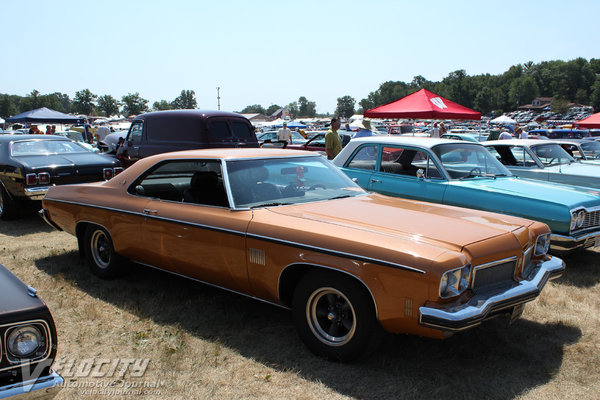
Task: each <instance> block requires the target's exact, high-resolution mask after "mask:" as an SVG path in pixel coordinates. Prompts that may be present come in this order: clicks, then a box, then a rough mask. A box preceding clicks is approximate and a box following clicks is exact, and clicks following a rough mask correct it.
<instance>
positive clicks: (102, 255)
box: [90, 230, 111, 269]
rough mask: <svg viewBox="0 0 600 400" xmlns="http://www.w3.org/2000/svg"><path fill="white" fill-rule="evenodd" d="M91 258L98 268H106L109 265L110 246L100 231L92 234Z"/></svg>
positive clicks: (108, 240) (107, 239)
mask: <svg viewBox="0 0 600 400" xmlns="http://www.w3.org/2000/svg"><path fill="white" fill-rule="evenodd" d="M91 241H92V243H91V246H90V247H91V249H92V258H93V259H94V263H96V265H97V266H98V267H99V268H102V269H105V268H108V266H109V264H110V252H111V245H110V239H109V238H108V237H107V236H106V234H105V233H104V232H102V231H101V230H97V231H95V232H94V233H93V234H92V239H91Z"/></svg>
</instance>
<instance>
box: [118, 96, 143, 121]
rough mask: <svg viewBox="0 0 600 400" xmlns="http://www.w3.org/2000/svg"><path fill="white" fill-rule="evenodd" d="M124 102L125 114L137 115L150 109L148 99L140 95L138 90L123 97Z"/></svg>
mask: <svg viewBox="0 0 600 400" xmlns="http://www.w3.org/2000/svg"><path fill="white" fill-rule="evenodd" d="M121 101H122V102H123V112H124V113H125V115H127V116H130V115H137V114H141V113H142V112H144V111H148V100H146V99H144V98H142V97H140V94H139V93H138V92H135V93H128V94H127V95H126V96H123V97H122V98H121Z"/></svg>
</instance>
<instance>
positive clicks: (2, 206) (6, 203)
mask: <svg viewBox="0 0 600 400" xmlns="http://www.w3.org/2000/svg"><path fill="white" fill-rule="evenodd" d="M18 215H19V204H18V203H17V202H16V200H13V199H11V198H10V196H9V194H8V192H7V191H6V189H4V186H2V185H0V219H4V220H9V219H15V218H17V216H18Z"/></svg>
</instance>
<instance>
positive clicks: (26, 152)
mask: <svg viewBox="0 0 600 400" xmlns="http://www.w3.org/2000/svg"><path fill="white" fill-rule="evenodd" d="M87 152H88V150H86V149H85V148H83V147H82V146H80V145H79V144H77V143H75V142H72V141H70V140H43V139H42V140H20V141H18V142H12V143H11V146H10V154H11V155H12V156H14V157H19V156H42V155H49V154H68V153H87Z"/></svg>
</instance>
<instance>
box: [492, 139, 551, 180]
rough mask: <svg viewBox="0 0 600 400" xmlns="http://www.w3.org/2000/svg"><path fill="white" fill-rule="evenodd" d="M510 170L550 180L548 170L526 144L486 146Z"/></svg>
mask: <svg viewBox="0 0 600 400" xmlns="http://www.w3.org/2000/svg"><path fill="white" fill-rule="evenodd" d="M486 148H487V149H488V151H489V152H490V153H491V154H492V155H494V156H495V157H496V158H497V159H498V160H499V161H500V162H501V163H502V164H503V165H504V166H505V167H506V168H508V170H509V171H510V172H511V173H512V174H513V175H516V176H518V177H520V178H528V179H536V180H542V181H547V180H549V179H550V178H549V174H548V171H546V170H545V169H544V167H543V166H542V165H541V163H540V162H538V161H536V160H535V158H534V156H533V155H532V154H531V152H530V151H529V149H528V148H527V147H525V146H489V147H488V146H486Z"/></svg>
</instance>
